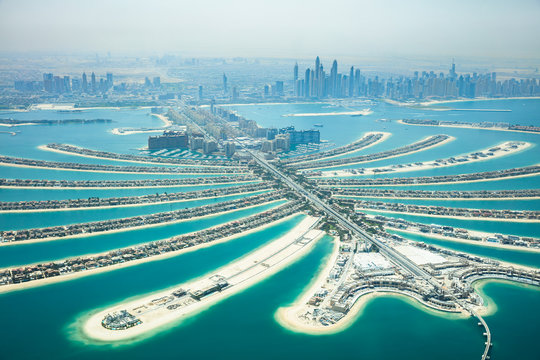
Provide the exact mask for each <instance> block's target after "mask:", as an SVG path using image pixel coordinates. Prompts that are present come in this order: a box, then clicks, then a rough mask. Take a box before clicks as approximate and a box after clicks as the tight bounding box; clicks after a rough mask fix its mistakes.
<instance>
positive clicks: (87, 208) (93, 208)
mask: <svg viewBox="0 0 540 360" xmlns="http://www.w3.org/2000/svg"><path fill="white" fill-rule="evenodd" d="M225 189H226V188H225ZM269 190H271V189H270V188H268V189H261V190H254V191H247V192H236V193H231V194H220V195H213V196H203V197H198V198H191V199H178V200H170V201H156V202H143V203H137V204H120V205H104V206H81V207H67V208H50V209H25V210H0V214H22V213H40V212H56V211H80V210H99V209H114V208H123V207H135V206H136V207H140V206H150V205H160V204H174V203H180V202H187V201H199V200H208V199H216V198H227V197H231V196H237V195H252V194H255V193H258V192H263V191H269ZM143 196H144V195H143Z"/></svg>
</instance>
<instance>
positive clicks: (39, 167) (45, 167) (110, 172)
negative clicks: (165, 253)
mask: <svg viewBox="0 0 540 360" xmlns="http://www.w3.org/2000/svg"><path fill="white" fill-rule="evenodd" d="M0 166H11V167H19V168H26V169H44V170H56V171H78V172H95V173H102V174H145V175H171V176H179V175H231V173H226V172H219V170H218V169H216V170H217V171H216V172H199V173H198V172H191V173H174V172H146V171H137V172H135V171H110V170H86V169H68V168H56V167H47V166H39V165H35V166H30V165H22V164H12V163H0ZM181 167H184V166H183V165H182V166H181ZM197 167H204V166H197ZM234 174H235V175H238V174H241V175H246V174H249V172H236V173H234Z"/></svg>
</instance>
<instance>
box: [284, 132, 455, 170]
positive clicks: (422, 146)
mask: <svg viewBox="0 0 540 360" xmlns="http://www.w3.org/2000/svg"><path fill="white" fill-rule="evenodd" d="M453 139H454V138H453V137H451V136H448V135H433V136H429V137H427V138H425V139H423V140H421V141H418V142H416V143H413V144H410V145H407V146H403V147H400V148H396V149H392V150H387V151H382V152H378V153H374V154H368V155H361V156H354V157H347V158H343V159H335V160H327V161H318V162H313V163H302V164H292V165H291V167H292V168H293V169H295V170H308V169H310V170H315V169H326V168H333V167H339V166H347V165H355V164H362V163H366V162H372V161H378V160H383V159H389V158H393V157H397V156H404V155H408V154H412V153H414V152H417V151H423V150H427V149H429V148H432V147H434V146H438V145H442V144H444V143H445V142H448V141H451V140H453Z"/></svg>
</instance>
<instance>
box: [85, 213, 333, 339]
mask: <svg viewBox="0 0 540 360" xmlns="http://www.w3.org/2000/svg"><path fill="white" fill-rule="evenodd" d="M317 221H318V218H314V217H309V216H306V218H305V219H303V220H302V221H301V223H300V224H298V225H297V226H295V228H293V229H292V230H291V231H289V232H287V233H286V234H285V235H284V236H282V237H280V238H279V239H277V240H274V241H272V242H270V243H268V244H266V245H263V246H261V247H259V248H257V249H255V250H254V251H252V252H250V253H248V254H247V255H245V256H243V257H242V258H239V259H237V260H235V261H232V262H231V263H229V264H227V265H225V266H223V267H221V268H219V269H216V270H214V271H212V272H210V273H207V274H205V275H203V276H200V277H198V278H196V279H193V280H191V281H188V282H185V283H181V284H177V285H176V286H171V287H168V288H167V289H165V290H160V291H157V292H153V293H151V294H145V295H143V296H137V298H136V299H135V300H131V299H128V300H127V302H123V303H120V304H117V305H116V306H112V307H109V308H108V309H102V310H101V311H99V312H97V313H95V314H93V315H91V316H90V317H89V318H88V319H87V320H86V322H85V324H84V326H83V327H82V329H81V331H82V334H83V335H84V336H85V337H87V338H89V340H93V341H99V342H107V343H111V342H117V341H120V342H121V341H126V340H137V339H139V338H147V337H149V336H151V335H153V334H155V333H156V332H157V331H159V330H162V329H164V328H169V327H172V326H175V325H177V324H178V323H179V322H181V321H182V320H184V319H185V318H187V317H191V316H193V315H195V314H198V313H200V312H201V311H203V310H205V309H208V308H210V307H211V306H212V305H214V304H216V303H218V302H221V301H223V300H225V299H227V298H229V297H230V296H234V295H236V294H238V293H241V292H242V291H244V290H245V289H247V288H249V287H251V286H253V285H255V284H257V283H260V282H261V281H263V280H264V279H266V278H268V277H270V276H272V275H274V274H275V273H277V272H279V271H281V270H282V269H284V268H286V267H287V266H289V265H290V264H291V263H293V262H295V261H298V260H299V259H300V258H302V257H303V256H305V255H306V254H307V253H308V252H309V250H311V248H312V247H313V246H314V244H315V243H316V242H317V241H318V240H319V239H320V238H322V237H323V235H324V232H323V231H321V230H310V229H311V228H312V226H313V225H315V224H316V223H317ZM311 231H317V236H316V237H315V238H314V239H312V240H311V241H310V242H309V243H308V244H306V245H303V246H301V247H299V248H298V249H296V250H294V251H293V252H292V253H287V254H285V257H284V258H279V259H277V262H275V263H273V264H267V262H266V261H269V260H271V259H272V257H275V256H276V255H277V254H279V252H280V251H283V249H287V247H289V246H291V245H293V244H294V241H295V240H296V238H297V237H299V236H303V235H305V234H307V233H309V232H311ZM279 246H282V247H283V246H285V247H283V248H280V247H279ZM280 249H281V250H280ZM271 251H277V252H275V253H271ZM260 257H263V259H262V260H261V261H259V260H255V261H253V259H259V258H260ZM265 259H266V260H265ZM254 263H255V264H256V265H253V264H254ZM258 268H262V269H258ZM234 271H237V272H236V273H235V272H234ZM245 271H247V272H248V274H244V272H245ZM216 273H220V274H228V275H229V277H228V279H229V280H230V279H234V278H236V277H239V278H238V279H236V280H232V283H233V284H232V286H229V287H226V288H225V289H223V290H221V291H220V292H219V293H214V294H212V295H209V296H207V297H205V298H203V299H202V300H200V301H199V302H197V303H195V304H192V305H191V306H186V307H185V308H184V309H180V310H177V311H176V312H168V313H163V312H161V313H159V309H158V310H156V312H157V314H156V313H154V314H146V313H143V315H142V316H144V317H145V320H144V321H143V322H142V324H140V325H138V326H135V327H131V328H129V329H125V330H122V331H111V330H107V329H105V328H104V327H103V326H101V319H102V318H103V317H104V316H105V315H106V314H107V313H110V312H111V311H115V310H117V309H125V308H132V307H133V306H137V305H139V304H146V303H148V301H149V300H150V301H151V299H153V298H159V297H163V296H168V295H170V292H171V291H172V290H173V289H174V288H177V287H179V286H182V287H183V288H192V286H193V285H197V283H198V284H199V286H200V284H201V283H203V282H205V280H207V278H208V277H209V276H211V275H213V274H216ZM225 278H227V276H225ZM190 285H191V286H190Z"/></svg>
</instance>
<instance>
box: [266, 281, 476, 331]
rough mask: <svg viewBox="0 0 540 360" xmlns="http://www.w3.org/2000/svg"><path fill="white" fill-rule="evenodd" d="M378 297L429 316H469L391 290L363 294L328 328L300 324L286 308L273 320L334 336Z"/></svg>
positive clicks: (287, 326)
mask: <svg viewBox="0 0 540 360" xmlns="http://www.w3.org/2000/svg"><path fill="white" fill-rule="evenodd" d="M379 297H394V298H397V299H400V300H402V301H404V302H405V303H407V304H409V305H411V306H413V307H414V308H416V309H418V310H420V311H423V312H425V313H428V314H430V315H434V316H441V317H445V318H448V317H452V318H454V317H458V318H468V317H469V314H466V313H464V312H463V311H460V312H446V311H442V310H438V309H435V308H433V307H432V306H430V305H429V304H425V303H424V302H422V301H421V300H420V299H419V298H417V297H413V296H411V295H410V294H408V293H405V292H401V291H399V290H393V289H380V290H377V289H374V290H369V291H368V292H366V293H365V294H363V295H361V296H360V297H359V298H358V300H356V302H355V303H354V305H353V306H352V307H351V309H350V310H349V312H348V313H347V314H346V315H345V317H343V319H341V320H340V321H339V322H337V323H335V324H332V325H328V326H320V327H315V326H309V325H305V324H300V323H299V322H298V321H297V320H296V319H294V317H293V316H294V315H292V314H291V313H290V312H289V311H286V308H280V309H278V311H277V312H276V313H275V316H274V318H275V320H276V321H277V322H278V323H279V324H280V325H281V326H283V327H284V328H286V329H288V330H290V331H293V332H298V333H304V334H309V335H330V334H336V333H340V332H342V331H344V330H347V329H348V328H349V327H350V326H351V325H352V324H354V323H355V322H356V321H357V320H358V319H359V318H361V316H362V315H363V313H364V311H365V308H366V306H367V305H368V304H369V303H370V302H371V301H373V300H375V299H376V298H379ZM284 309H285V310H284ZM291 315H292V316H291Z"/></svg>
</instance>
